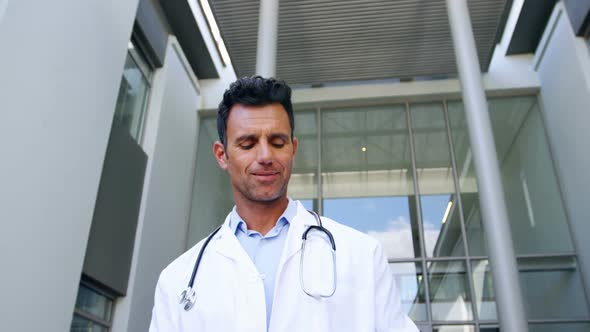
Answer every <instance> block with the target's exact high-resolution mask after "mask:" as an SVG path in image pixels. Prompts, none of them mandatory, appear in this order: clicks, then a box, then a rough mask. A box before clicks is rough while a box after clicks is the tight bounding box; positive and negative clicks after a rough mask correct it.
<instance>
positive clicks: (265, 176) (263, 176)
mask: <svg viewBox="0 0 590 332" xmlns="http://www.w3.org/2000/svg"><path fill="white" fill-rule="evenodd" d="M279 174H280V173H279V172H276V171H273V172H254V173H252V175H254V177H255V178H256V179H258V180H260V181H272V180H275V179H277V178H278V177H279Z"/></svg>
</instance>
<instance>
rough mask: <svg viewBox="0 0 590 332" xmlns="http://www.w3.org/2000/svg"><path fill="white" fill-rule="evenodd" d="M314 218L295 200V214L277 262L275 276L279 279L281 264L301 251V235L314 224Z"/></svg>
mask: <svg viewBox="0 0 590 332" xmlns="http://www.w3.org/2000/svg"><path fill="white" fill-rule="evenodd" d="M315 224H316V220H315V218H314V216H313V215H311V213H309V212H308V211H307V210H306V209H305V207H303V205H301V203H300V202H299V201H297V214H295V217H293V220H291V223H290V225H289V233H288V234H287V241H286V243H285V248H284V250H283V254H282V256H281V260H280V262H279V266H278V269H277V278H276V280H279V278H278V273H280V272H281V270H282V269H283V266H284V265H285V264H286V263H287V262H288V261H289V260H290V259H291V258H292V257H293V256H294V255H295V254H297V253H298V252H299V251H301V242H302V239H301V236H302V235H303V232H304V231H305V230H306V229H307V227H309V226H311V225H315Z"/></svg>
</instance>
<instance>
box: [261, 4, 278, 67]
mask: <svg viewBox="0 0 590 332" xmlns="http://www.w3.org/2000/svg"><path fill="white" fill-rule="evenodd" d="M278 30H279V0H260V15H259V16H258V45H257V49H256V75H260V76H262V77H275V76H276V63H277V38H278V37H277V36H278Z"/></svg>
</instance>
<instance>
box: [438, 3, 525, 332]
mask: <svg viewBox="0 0 590 332" xmlns="http://www.w3.org/2000/svg"><path fill="white" fill-rule="evenodd" d="M447 10H448V14H449V22H450V25H451V34H452V36H453V44H454V48H455V57H456V61H457V68H458V69H459V78H460V80H461V87H462V94H463V103H464V105H465V114H466V118H467V127H468V128H467V129H468V132H469V138H470V140H471V149H472V152H473V159H474V162H475V167H476V175H477V181H478V187H479V197H480V202H481V203H480V205H481V210H482V216H483V223H484V228H485V234H486V240H487V245H488V251H489V257H490V264H491V267H492V277H493V281H494V293H495V294H496V308H497V310H498V315H499V320H500V329H501V330H502V331H519V332H526V331H528V326H527V320H526V315H525V310H524V305H523V301H522V292H521V289H520V284H519V280H518V269H517V265H516V257H515V255H514V247H513V244H512V237H511V235H510V226H509V224H508V213H507V210H506V202H505V198H504V191H503V189H502V182H501V178H500V169H499V166H498V159H497V157H496V147H495V145H494V138H493V135H492V127H491V123H490V117H489V113H488V107H487V102H486V96H485V92H484V88H483V83H482V78H481V71H480V66H479V60H478V57H477V52H476V48H475V39H474V37H473V30H472V27H471V20H470V18H469V10H468V8H467V2H466V0H447Z"/></svg>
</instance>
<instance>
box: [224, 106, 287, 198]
mask: <svg viewBox="0 0 590 332" xmlns="http://www.w3.org/2000/svg"><path fill="white" fill-rule="evenodd" d="M226 136H227V144H226V147H224V146H223V144H221V143H220V142H215V144H214V147H213V152H214V153H215V157H216V159H217V162H218V163H219V166H220V167H221V168H222V169H224V170H226V171H227V172H228V174H229V177H230V179H231V183H232V189H233V192H234V198H235V200H236V201H238V200H239V199H246V200H249V201H255V202H271V201H276V200H278V199H280V198H283V197H285V196H286V193H287V185H288V183H289V178H290V176H291V169H292V167H293V161H294V159H295V153H296V152H297V144H298V142H297V139H296V138H294V139H291V125H290V124H289V117H288V115H287V112H286V111H285V109H284V107H283V106H282V105H281V104H279V103H275V104H270V105H266V106H245V105H241V104H236V105H234V106H233V107H232V108H231V110H230V113H229V117H228V119H227V130H226Z"/></svg>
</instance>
